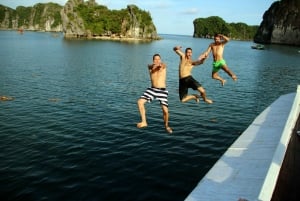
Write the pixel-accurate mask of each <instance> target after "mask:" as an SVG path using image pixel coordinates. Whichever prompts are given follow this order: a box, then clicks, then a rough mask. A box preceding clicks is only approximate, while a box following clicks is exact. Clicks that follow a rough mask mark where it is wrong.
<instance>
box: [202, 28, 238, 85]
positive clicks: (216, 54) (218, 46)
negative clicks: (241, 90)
mask: <svg viewBox="0 0 300 201" xmlns="http://www.w3.org/2000/svg"><path fill="white" fill-rule="evenodd" d="M214 41H215V42H214V43H211V44H210V45H209V46H208V48H207V50H206V51H205V52H204V53H203V55H201V56H200V57H203V56H204V57H208V54H209V53H210V51H211V52H212V55H213V58H214V62H213V70H212V78H213V79H216V80H219V81H220V82H221V84H222V86H224V84H225V82H226V80H224V79H223V78H222V77H220V76H219V74H218V71H219V70H220V69H221V68H222V69H223V70H224V71H225V72H226V73H227V74H228V75H229V76H230V77H231V78H232V79H233V80H234V81H236V80H237V76H236V75H235V74H234V73H233V72H231V70H230V69H229V68H228V66H227V65H226V62H225V60H224V59H223V52H224V46H225V44H226V43H227V42H228V41H229V38H228V37H227V36H224V35H222V34H216V35H215V36H214Z"/></svg>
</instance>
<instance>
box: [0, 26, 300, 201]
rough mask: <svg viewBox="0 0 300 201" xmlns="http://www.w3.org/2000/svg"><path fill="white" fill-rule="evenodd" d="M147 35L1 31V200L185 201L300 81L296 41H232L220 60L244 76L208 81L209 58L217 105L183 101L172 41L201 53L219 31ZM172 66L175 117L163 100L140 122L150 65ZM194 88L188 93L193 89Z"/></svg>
mask: <svg viewBox="0 0 300 201" xmlns="http://www.w3.org/2000/svg"><path fill="white" fill-rule="evenodd" d="M161 36H162V37H163V38H164V39H163V40H160V41H154V42H151V43H132V42H131V43H128V42H113V41H100V40H65V39H64V38H63V36H62V35H59V36H55V35H53V34H51V33H37V32H25V33H24V34H23V35H20V34H18V33H16V32H12V31H1V32H0V43H1V48H0V61H1V62H0V96H9V97H13V98H14V100H13V101H1V102H0V118H1V121H0V150H1V152H0V158H1V163H0V178H1V182H0V198H1V200H3V199H4V198H5V200H27V201H30V200H64V201H66V200H67V201H68V200H70V201H73V200H89V201H90V200H95V201H96V200H101V201H102V200H104V201H106V200H110V201H112V200H115V201H120V200H122V201H123V200H124V201H127V200H128V201H132V200H137V201H143V200H160V201H162V200H169V201H175V200H178V201H179V200H184V198H185V197H186V196H187V195H188V194H189V193H190V192H191V191H192V190H193V188H194V187H195V186H196V185H197V183H198V182H199V181H200V179H201V178H202V177H203V176H204V175H205V174H206V172H207V171H208V170H209V169H210V168H211V167H212V166H213V164H214V163H215V162H216V160H217V159H218V158H219V157H220V156H221V155H222V154H223V153H224V152H225V151H226V149H227V148H228V147H229V146H230V145H231V144H232V143H233V142H234V140H235V139H236V138H237V137H238V136H239V135H240V134H241V133H242V132H243V131H244V130H245V129H246V128H247V127H248V126H249V125H250V124H251V122H252V121H253V120H254V118H255V117H256V116H257V115H258V114H259V113H260V112H261V111H262V110H264V109H265V108H266V107H267V106H268V105H269V104H270V103H272V102H273V101H274V100H275V99H277V98H278V97H279V96H281V95H283V94H287V93H292V92H295V91H296V88H297V85H298V84H300V66H299V63H300V53H299V49H300V48H299V47H287V46H277V45H269V46H266V49H265V50H253V49H251V48H250V46H251V45H252V43H251V42H242V41H230V42H229V43H228V45H226V48H225V55H224V58H225V59H226V61H227V64H228V66H229V68H231V70H233V71H234V72H235V73H236V74H237V76H238V78H239V79H238V81H237V82H233V81H232V80H231V79H230V78H229V77H228V76H227V75H226V74H225V73H224V72H221V76H223V77H224V78H226V79H227V83H226V85H225V86H224V87H221V86H220V83H219V82H217V81H215V80H212V79H211V77H210V76H211V63H212V60H211V57H210V58H209V59H208V60H207V61H206V63H205V64H203V65H201V66H199V67H197V68H195V69H194V71H193V76H194V77H195V78H196V79H197V80H199V81H200V82H201V83H202V85H203V86H204V88H205V89H206V91H207V96H208V97H209V98H211V99H213V100H214V104H212V105H207V104H205V103H203V102H200V104H196V103H195V102H189V103H185V104H182V103H180V101H179V98H178V62H179V58H178V56H177V55H176V54H175V53H174V52H173V50H172V48H173V47H174V46H176V45H181V46H183V49H185V48H186V47H192V48H193V52H194V58H196V57H197V56H198V55H199V54H200V53H201V52H203V51H204V50H205V49H206V48H207V46H208V44H209V43H210V42H212V40H208V39H196V38H192V37H190V36H176V35H161ZM154 53H160V54H161V56H162V60H163V61H164V62H165V63H166V64H167V67H168V75H167V76H168V79H167V80H168V81H167V84H168V90H169V111H170V126H171V127H172V128H173V130H174V132H173V134H172V135H169V134H167V133H166V132H165V130H164V126H163V120H162V113H161V109H160V106H159V103H158V102H156V101H155V102H153V103H151V104H147V105H146V109H147V116H148V124H149V126H148V127H147V128H145V129H141V130H140V129H137V128H136V123H137V122H139V121H140V117H139V113H138V110H137V106H136V101H137V99H138V98H139V96H140V95H141V94H142V93H143V92H144V90H145V89H146V88H147V87H148V86H149V85H150V82H149V75H148V73H147V67H146V66H147V64H148V63H151V62H152V55H153V54H154ZM190 92H191V93H192V91H190Z"/></svg>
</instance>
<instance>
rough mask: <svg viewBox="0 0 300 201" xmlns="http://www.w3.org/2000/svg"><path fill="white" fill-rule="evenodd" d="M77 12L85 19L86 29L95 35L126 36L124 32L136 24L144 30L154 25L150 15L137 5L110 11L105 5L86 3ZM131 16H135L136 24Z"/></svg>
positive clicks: (78, 7) (79, 6)
mask: <svg viewBox="0 0 300 201" xmlns="http://www.w3.org/2000/svg"><path fill="white" fill-rule="evenodd" d="M76 12H78V13H79V15H80V17H81V18H82V19H83V21H84V26H85V28H86V29H88V30H89V31H91V33H92V34H93V35H105V34H108V35H110V34H120V33H121V34H124V33H123V32H124V31H127V30H129V29H130V26H132V25H133V24H134V23H137V24H138V25H139V27H140V28H142V29H143V28H145V27H146V26H150V25H151V24H152V18H151V15H150V13H149V12H146V11H143V10H140V9H139V8H138V7H137V6H135V5H128V6H127V9H121V10H109V9H108V8H107V7H106V6H103V5H97V4H95V5H91V4H88V3H85V4H80V5H78V6H77V7H76ZM131 14H134V16H135V22H133V21H132V16H130V15H131ZM148 31H150V32H152V31H153V30H148Z"/></svg>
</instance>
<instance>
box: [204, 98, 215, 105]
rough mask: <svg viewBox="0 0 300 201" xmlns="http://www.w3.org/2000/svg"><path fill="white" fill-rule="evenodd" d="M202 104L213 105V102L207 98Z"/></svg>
mask: <svg viewBox="0 0 300 201" xmlns="http://www.w3.org/2000/svg"><path fill="white" fill-rule="evenodd" d="M204 102H206V103H208V104H212V103H213V101H212V100H210V99H208V98H206V99H204Z"/></svg>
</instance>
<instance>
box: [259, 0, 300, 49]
mask: <svg viewBox="0 0 300 201" xmlns="http://www.w3.org/2000/svg"><path fill="white" fill-rule="evenodd" d="M254 42H256V43H263V44H285V45H297V46H298V45H300V0H281V1H276V2H274V3H273V4H272V5H271V7H270V8H269V9H268V10H267V11H266V12H265V13H264V15H263V21H262V22H261V24H260V26H259V28H258V31H257V33H256V34H255V36H254Z"/></svg>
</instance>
